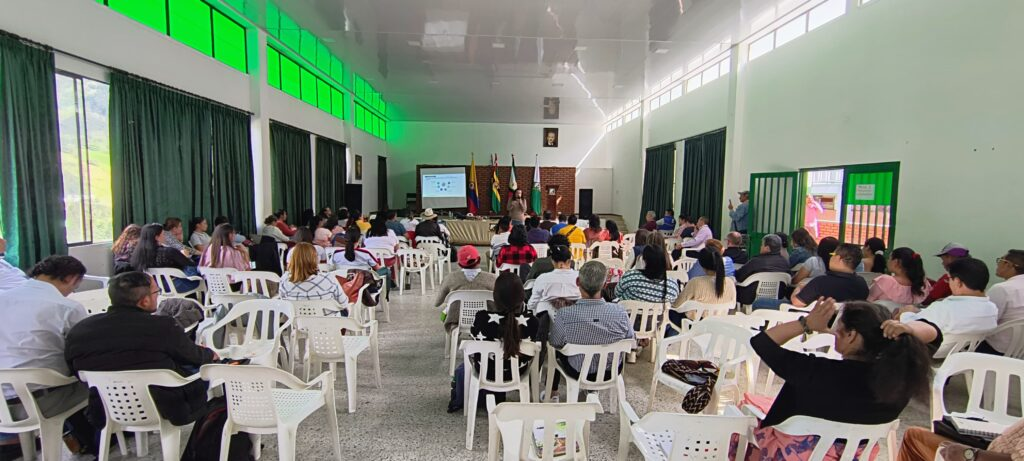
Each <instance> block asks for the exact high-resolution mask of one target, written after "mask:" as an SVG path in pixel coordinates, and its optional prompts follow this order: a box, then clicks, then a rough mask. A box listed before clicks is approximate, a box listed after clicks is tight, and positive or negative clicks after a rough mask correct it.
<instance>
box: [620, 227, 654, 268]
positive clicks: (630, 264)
mask: <svg viewBox="0 0 1024 461" xmlns="http://www.w3.org/2000/svg"><path fill="white" fill-rule="evenodd" d="M650 236H651V233H650V231H648V230H647V229H637V230H636V234H633V249H632V250H631V251H630V252H629V257H628V258H627V259H626V268H627V269H628V268H635V267H636V265H637V262H639V261H642V260H643V259H644V258H643V254H644V248H646V247H647V241H648V240H650Z"/></svg>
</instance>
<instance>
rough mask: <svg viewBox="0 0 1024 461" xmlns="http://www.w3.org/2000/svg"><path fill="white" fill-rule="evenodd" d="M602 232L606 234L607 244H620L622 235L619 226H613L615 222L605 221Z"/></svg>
mask: <svg viewBox="0 0 1024 461" xmlns="http://www.w3.org/2000/svg"><path fill="white" fill-rule="evenodd" d="M604 230H605V232H607V233H608V241H609V242H615V243H618V244H621V243H622V233H621V232H619V225H618V224H615V221H612V220H611V219H608V220H606V221H605V222H604ZM620 257H621V256H620Z"/></svg>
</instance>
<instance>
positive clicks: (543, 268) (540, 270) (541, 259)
mask: <svg viewBox="0 0 1024 461" xmlns="http://www.w3.org/2000/svg"><path fill="white" fill-rule="evenodd" d="M547 244H548V253H545V254H538V255H537V260H536V261H534V262H533V265H532V266H530V273H529V274H528V275H527V276H526V280H528V281H529V280H534V279H536V278H537V277H540V275H541V274H546V273H548V272H551V271H553V270H555V264H554V262H553V261H552V260H551V256H549V255H550V254H551V247H553V246H557V245H561V246H564V247H566V248H569V239H567V238H565V236H564V235H562V234H552V235H551V238H549V239H548V241H547Z"/></svg>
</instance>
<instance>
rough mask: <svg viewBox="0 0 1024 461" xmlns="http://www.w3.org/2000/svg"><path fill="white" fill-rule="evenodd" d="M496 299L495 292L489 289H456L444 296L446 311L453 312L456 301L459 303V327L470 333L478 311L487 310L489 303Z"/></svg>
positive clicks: (463, 331)
mask: <svg viewBox="0 0 1024 461" xmlns="http://www.w3.org/2000/svg"><path fill="white" fill-rule="evenodd" d="M489 301H490V302H493V301H494V292H491V291H487V290H456V291H453V292H451V293H448V296H446V297H445V298H444V305H445V311H446V312H451V308H452V306H453V305H454V304H455V303H459V329H460V330H462V333H469V329H470V327H472V326H473V320H474V319H476V313H477V312H480V311H484V310H487V303H488V302H489Z"/></svg>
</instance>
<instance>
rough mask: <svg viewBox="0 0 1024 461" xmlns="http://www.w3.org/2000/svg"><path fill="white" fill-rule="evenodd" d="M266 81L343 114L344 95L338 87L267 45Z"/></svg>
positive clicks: (312, 102) (290, 93) (291, 93)
mask: <svg viewBox="0 0 1024 461" xmlns="http://www.w3.org/2000/svg"><path fill="white" fill-rule="evenodd" d="M267 85H269V86H271V87H273V88H277V89H279V90H281V91H283V92H285V93H287V94H289V95H291V96H293V97H295V98H297V99H301V100H303V101H304V102H306V103H308V104H309V105H311V106H314V107H317V108H319V109H320V110H322V111H324V112H327V113H328V114H331V115H334V116H335V117H338V118H340V119H344V118H345V95H344V93H343V92H342V91H341V90H339V89H337V88H335V86H334V85H332V84H331V82H328V81H327V80H324V79H322V78H320V77H319V76H317V75H316V74H314V73H313V72H310V71H309V70H307V69H306V68H304V67H302V66H301V65H300V64H299V63H297V62H295V60H293V59H292V58H290V57H288V56H287V55H285V54H283V53H281V52H280V51H278V50H277V49H276V48H274V47H270V46H268V47H267Z"/></svg>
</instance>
